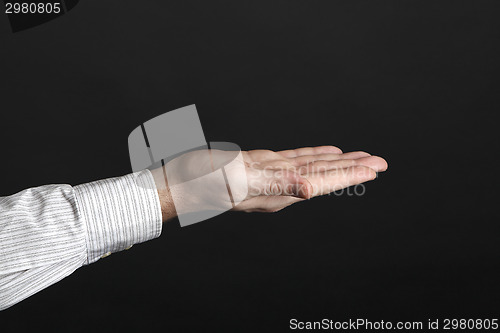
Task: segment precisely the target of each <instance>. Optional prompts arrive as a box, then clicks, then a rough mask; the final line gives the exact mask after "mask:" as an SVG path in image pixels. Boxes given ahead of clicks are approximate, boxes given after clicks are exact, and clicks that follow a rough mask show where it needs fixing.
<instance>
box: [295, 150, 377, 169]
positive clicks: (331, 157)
mask: <svg viewBox="0 0 500 333" xmlns="http://www.w3.org/2000/svg"><path fill="white" fill-rule="evenodd" d="M368 156H371V155H370V154H368V153H365V152H363V151H354V152H351V153H345V154H317V155H304V156H298V157H294V158H291V159H290V163H292V164H293V165H295V166H301V165H306V164H309V163H312V162H315V161H337V160H355V159H358V158H362V157H368Z"/></svg>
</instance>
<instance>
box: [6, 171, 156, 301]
mask: <svg viewBox="0 0 500 333" xmlns="http://www.w3.org/2000/svg"><path fill="white" fill-rule="evenodd" d="M161 228H162V219H161V206H160V201H159V198H158V194H157V191H156V187H155V183H154V180H153V177H152V175H151V173H150V172H149V171H148V170H145V171H143V172H139V173H133V174H130V175H126V176H123V177H116V178H110V179H105V180H100V181H96V182H92V183H87V184H82V185H79V186H75V187H71V186H70V185H46V186H40V187H36V188H31V189H27V190H24V191H22V192H19V193H17V194H14V195H11V196H8V197H1V198H0V310H3V309H6V308H8V307H10V306H12V305H14V304H16V303H18V302H20V301H22V300H23V299H25V298H27V297H29V296H31V295H33V294H35V293H37V292H39V291H40V290H42V289H44V288H47V287H48V286H50V285H52V284H54V283H56V282H58V281H60V280H62V279H63V278H64V277H66V276H68V275H70V274H71V273H73V272H74V271H75V270H76V269H78V268H79V267H81V266H83V265H86V264H91V263H93V262H95V261H97V260H99V259H100V258H102V257H105V256H107V255H109V254H110V253H113V252H118V251H121V250H124V249H126V248H129V247H130V246H132V245H133V244H137V243H141V242H145V241H147V240H150V239H153V238H156V237H158V236H159V235H160V233H161Z"/></svg>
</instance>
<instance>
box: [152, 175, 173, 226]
mask: <svg viewBox="0 0 500 333" xmlns="http://www.w3.org/2000/svg"><path fill="white" fill-rule="evenodd" d="M151 174H152V175H153V179H154V182H155V185H156V191H157V192H158V198H159V199H160V205H161V214H162V221H163V222H164V223H166V222H168V221H170V220H172V219H174V218H176V217H177V211H176V209H175V205H174V201H173V199H172V193H171V191H170V188H169V186H168V182H167V177H166V176H165V173H164V170H163V167H160V168H157V169H154V170H151Z"/></svg>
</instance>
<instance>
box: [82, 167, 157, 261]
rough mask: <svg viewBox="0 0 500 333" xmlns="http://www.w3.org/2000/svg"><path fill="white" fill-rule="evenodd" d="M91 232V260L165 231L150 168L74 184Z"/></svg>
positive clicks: (88, 243) (89, 235)
mask: <svg viewBox="0 0 500 333" xmlns="http://www.w3.org/2000/svg"><path fill="white" fill-rule="evenodd" d="M74 190H75V197H76V204H77V207H78V210H79V211H80V214H81V217H82V218H83V220H84V222H85V225H86V228H87V230H86V231H87V232H86V244H87V255H88V258H87V264H91V263H93V262H95V261H97V260H99V259H100V258H102V257H105V256H107V255H109V254H111V253H114V252H118V251H122V250H125V249H127V248H129V247H131V246H132V245H134V244H137V243H142V242H145V241H148V240H150V239H154V238H156V237H158V236H160V234H161V228H162V215H161V205H160V199H159V197H158V192H157V190H156V185H155V182H154V179H153V176H152V175H151V172H150V171H149V170H144V171H141V172H137V173H133V174H129V175H126V176H123V177H116V178H109V179H104V180H99V181H96V182H92V183H87V184H82V185H78V186H75V187H74Z"/></svg>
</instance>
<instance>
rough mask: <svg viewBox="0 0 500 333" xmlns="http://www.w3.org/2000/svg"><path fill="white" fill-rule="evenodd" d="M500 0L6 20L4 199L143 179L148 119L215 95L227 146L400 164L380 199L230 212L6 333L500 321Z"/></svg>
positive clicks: (209, 102) (8, 321)
mask: <svg viewBox="0 0 500 333" xmlns="http://www.w3.org/2000/svg"><path fill="white" fill-rule="evenodd" d="M499 17H500V2H498V1H355V0H348V1H347V0H346V1H302V0H301V1H295V0H275V1H256V0H252V1H249V0H245V1H242V0H238V1H218V0H211V1H204V0H199V1H193V0H182V1H177V0H176V1H130V0H120V1H118V0H113V1H84V2H80V3H79V4H78V6H76V7H75V8H74V9H73V10H72V11H71V12H69V13H67V14H66V15H63V16H62V17H60V18H58V19H56V20H54V21H51V22H49V23H47V24H43V25H41V26H38V27H35V28H33V29H29V30H26V31H23V32H19V33H15V34H13V33H11V32H10V29H9V27H8V21H7V19H6V17H5V15H4V14H3V13H2V14H1V15H0V29H3V30H2V31H3V32H2V35H1V37H0V43H1V44H0V82H1V86H0V88H1V90H0V97H1V104H0V112H1V118H0V119H1V122H0V123H1V129H0V139H1V142H2V146H1V151H2V155H1V159H0V161H2V163H0V173H1V174H2V177H1V180H0V184H1V193H0V194H1V195H10V194H13V193H15V192H17V191H20V190H22V189H25V188H28V187H33V186H38V185H42V184H48V183H69V184H73V185H76V184H79V183H83V182H88V181H93V180H97V179H102V178H106V177H113V176H118V175H123V174H126V173H129V172H130V171H131V170H130V164H129V160H128V148H127V137H128V134H129V133H130V131H131V130H132V129H134V128H135V127H136V126H138V125H139V124H140V123H142V122H144V121H146V120H148V119H150V118H152V117H154V116H156V115H159V114H161V113H164V112H166V111H169V110H173V109H175V108H178V107H182V106H185V105H189V104H193V103H195V104H196V105H197V108H198V112H199V115H200V117H201V121H202V124H203V128H204V131H205V135H206V137H207V140H208V141H231V142H235V143H238V144H239V145H240V146H241V147H242V148H243V149H256V148H269V149H273V150H279V149H288V148H294V147H301V146H315V145H325V144H333V145H337V146H339V147H341V148H342V149H343V150H344V151H351V150H365V151H368V152H370V153H372V154H377V155H380V156H383V157H385V158H386V159H387V161H388V162H389V170H388V172H386V173H385V174H381V175H380V177H379V179H377V180H375V181H374V182H371V183H368V184H367V191H366V194H365V195H364V196H362V197H349V196H345V195H344V196H340V197H335V196H329V197H328V196H326V197H321V198H317V199H314V200H311V201H309V202H304V203H300V204H297V205H295V206H292V207H290V208H288V209H286V210H284V211H282V212H279V213H275V214H244V213H226V214H223V215H221V216H218V217H216V218H214V219H212V220H210V221H206V222H203V223H199V224H196V225H193V226H190V227H186V228H182V229H181V228H180V227H179V225H178V223H177V222H173V223H170V224H168V225H166V226H165V227H164V229H163V232H162V236H161V237H160V239H158V240H154V241H150V242H147V243H144V244H141V245H136V246H134V248H133V250H130V251H125V252H122V253H117V254H114V255H112V256H111V257H108V258H106V259H103V260H100V261H99V262H97V263H95V264H93V265H91V266H86V267H83V268H80V269H79V270H77V271H76V272H75V273H73V275H71V276H69V277H68V278H66V279H64V280H63V281H61V282H59V283H57V284H55V285H53V286H51V287H49V288H47V289H45V290H44V291H42V292H40V293H38V294H36V295H34V296H32V297H30V298H29V299H27V300H25V301H23V302H21V303H19V304H18V305H16V306H14V307H12V308H10V309H8V310H6V311H4V312H2V313H0V322H1V327H2V331H3V332H6V329H7V331H13V330H16V331H17V332H19V331H22V330H25V329H37V330H40V329H43V328H45V327H50V328H51V329H52V330H60V331H69V330H71V331H85V332H89V331H95V330H97V331H104V330H105V329H113V331H114V330H122V331H129V330H139V329H159V330H160V329H161V331H164V332H188V331H198V332H199V331H212V332H216V331H217V332H218V331H226V330H227V331H232V332H238V331H248V332H278V331H287V330H288V329H289V328H288V327H289V320H290V319H291V318H297V319H299V320H302V321H312V320H321V319H323V318H330V319H333V320H337V321H342V320H348V319H349V318H352V319H355V318H366V319H370V320H372V321H375V320H385V321H389V320H391V321H398V320H418V321H424V322H427V319H428V318H430V319H434V318H441V319H444V318H499V313H500V312H499V310H500V266H499V256H500V247H499V243H498V241H499V236H500V226H499V213H498V194H497V192H496V190H497V185H498V182H499V181H498V179H499V177H500V175H499V172H498V157H497V155H498V151H497V147H498V134H497V131H498V129H497V123H498V117H497V113H498V112H499V110H500V20H499Z"/></svg>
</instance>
